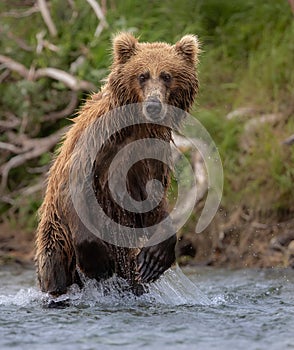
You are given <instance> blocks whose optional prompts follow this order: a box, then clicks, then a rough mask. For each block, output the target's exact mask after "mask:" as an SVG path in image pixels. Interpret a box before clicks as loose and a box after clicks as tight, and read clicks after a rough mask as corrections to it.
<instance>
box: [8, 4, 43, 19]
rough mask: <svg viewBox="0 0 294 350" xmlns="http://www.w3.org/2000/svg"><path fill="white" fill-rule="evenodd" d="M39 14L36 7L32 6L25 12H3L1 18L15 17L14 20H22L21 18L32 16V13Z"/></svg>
mask: <svg viewBox="0 0 294 350" xmlns="http://www.w3.org/2000/svg"><path fill="white" fill-rule="evenodd" d="M36 12H39V8H38V6H36V5H34V6H32V7H31V8H29V9H28V10H26V11H17V10H11V11H8V12H3V13H2V14H1V16H3V17H15V18H22V17H28V16H30V15H32V14H33V13H36Z"/></svg>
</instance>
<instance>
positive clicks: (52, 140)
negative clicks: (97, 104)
mask: <svg viewBox="0 0 294 350" xmlns="http://www.w3.org/2000/svg"><path fill="white" fill-rule="evenodd" d="M67 128H68V127H64V128H62V129H60V130H58V131H57V132H56V133H54V134H52V135H50V136H47V137H44V138H41V139H32V140H28V141H29V142H30V145H31V146H32V148H30V149H29V150H27V151H26V152H25V153H22V154H18V155H17V156H15V157H13V158H11V159H10V160H9V161H8V162H7V163H5V164H4V165H2V166H1V168H0V174H1V175H2V180H1V190H3V189H4V188H5V187H6V186H7V179H8V174H9V172H10V170H11V169H14V168H16V167H18V166H20V165H22V164H24V163H25V162H26V161H28V160H31V159H34V158H37V157H39V156H41V155H42V154H43V153H45V152H48V151H49V150H50V149H51V148H52V147H54V146H55V145H56V144H57V142H58V141H59V140H60V138H61V136H62V135H63V134H64V133H65V131H66V130H67Z"/></svg>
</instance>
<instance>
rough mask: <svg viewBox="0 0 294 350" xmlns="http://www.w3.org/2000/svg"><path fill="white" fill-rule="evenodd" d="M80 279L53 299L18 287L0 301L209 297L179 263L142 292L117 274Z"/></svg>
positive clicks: (168, 301)
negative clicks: (138, 293)
mask: <svg viewBox="0 0 294 350" xmlns="http://www.w3.org/2000/svg"><path fill="white" fill-rule="evenodd" d="M83 282H84V287H83V288H82V289H80V288H79V287H78V286H77V285H73V286H71V287H70V288H69V291H68V292H67V293H66V294H64V295H61V296H60V297H58V298H55V299H52V297H50V296H49V295H48V294H47V293H42V292H40V291H39V290H38V289H37V288H28V289H21V290H19V291H18V292H17V293H16V294H14V295H13V294H10V295H1V294H0V305H17V306H27V305H32V304H40V303H41V304H43V305H44V304H45V305H46V304H47V305H49V304H50V302H52V301H53V300H54V304H56V305H67V306H78V307H83V306H85V307H92V306H97V305H105V306H107V305H111V306H114V305H120V306H132V305H136V304H138V303H144V304H165V305H171V306H173V305H210V304H211V301H210V300H209V298H208V297H206V296H205V295H204V294H203V293H202V292H201V291H200V290H199V289H198V287H197V286H196V285H195V284H194V283H193V282H192V281H191V280H190V279H189V278H188V277H187V276H185V275H184V273H183V272H182V270H181V269H180V267H178V266H177V267H176V268H175V269H169V270H168V271H166V273H165V274H164V275H163V276H162V277H161V278H160V279H159V280H158V281H156V282H154V283H151V284H150V286H149V287H148V292H147V293H145V294H143V295H141V296H136V295H134V294H133V293H132V291H131V290H130V288H129V286H128V284H127V282H126V281H124V280H123V279H121V278H118V277H116V276H114V277H112V278H110V279H108V280H106V281H103V282H97V281H96V280H92V279H89V278H84V280H83Z"/></svg>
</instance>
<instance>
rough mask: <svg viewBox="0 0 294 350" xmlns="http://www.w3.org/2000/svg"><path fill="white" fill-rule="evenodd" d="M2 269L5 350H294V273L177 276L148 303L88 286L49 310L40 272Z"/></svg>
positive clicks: (171, 274) (112, 284)
mask: <svg viewBox="0 0 294 350" xmlns="http://www.w3.org/2000/svg"><path fill="white" fill-rule="evenodd" d="M1 269H2V270H1V271H0V349H1V350H2V349H26V350H27V349H30V350H31V349H50V350H51V349H53V350H54V349H62V350H66V349H70V350H75V349H76V350H80V349H87V350H88V349H152V350H153V349H154V350H155V349H177V350H178V349H189V350H190V349H201V350H202V349H204V350H205V349H218V350H219V349H225V350H227V349H230V350H233V349H234V350H236V349H242V350H243V349H256V350H260V349H267V350H270V349H277V350H283V349H294V328H293V327H294V271H293V270H283V269H281V270H279V269H278V270H277V269H275V270H274V269H273V270H239V271H232V270H221V269H207V268H197V269H195V268H194V269H189V270H185V271H184V272H185V274H184V273H183V271H182V270H181V269H180V268H176V269H174V270H169V271H167V273H166V274H165V275H164V276H163V277H162V278H161V279H160V280H159V281H158V282H156V283H154V284H153V285H152V286H151V288H150V292H149V293H148V294H144V295H142V296H141V297H135V296H133V295H132V294H128V293H121V291H120V288H119V287H118V286H117V285H118V282H117V281H116V280H115V279H114V280H111V281H109V282H108V283H104V284H103V285H101V284H95V283H94V282H93V281H87V282H86V286H85V288H84V289H83V290H82V291H80V290H78V288H75V287H73V288H72V289H71V291H70V292H69V293H68V295H66V296H63V297H60V298H59V300H58V301H59V302H60V307H59V308H50V307H48V305H50V298H49V297H48V295H46V294H44V293H41V292H40V291H39V290H38V289H37V288H36V286H35V276H34V271H33V270H22V269H20V270H16V269H11V268H3V267H2V268H1ZM64 304H66V305H67V306H64ZM62 305H63V306H62Z"/></svg>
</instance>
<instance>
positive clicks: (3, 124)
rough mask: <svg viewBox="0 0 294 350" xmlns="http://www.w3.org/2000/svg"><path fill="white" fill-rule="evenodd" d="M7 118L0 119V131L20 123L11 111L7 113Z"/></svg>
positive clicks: (12, 127)
mask: <svg viewBox="0 0 294 350" xmlns="http://www.w3.org/2000/svg"><path fill="white" fill-rule="evenodd" d="M7 115H8V120H0V132H2V131H4V130H10V129H14V128H16V127H17V126H19V125H20V120H19V119H18V118H17V117H16V116H15V115H14V114H12V113H7Z"/></svg>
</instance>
